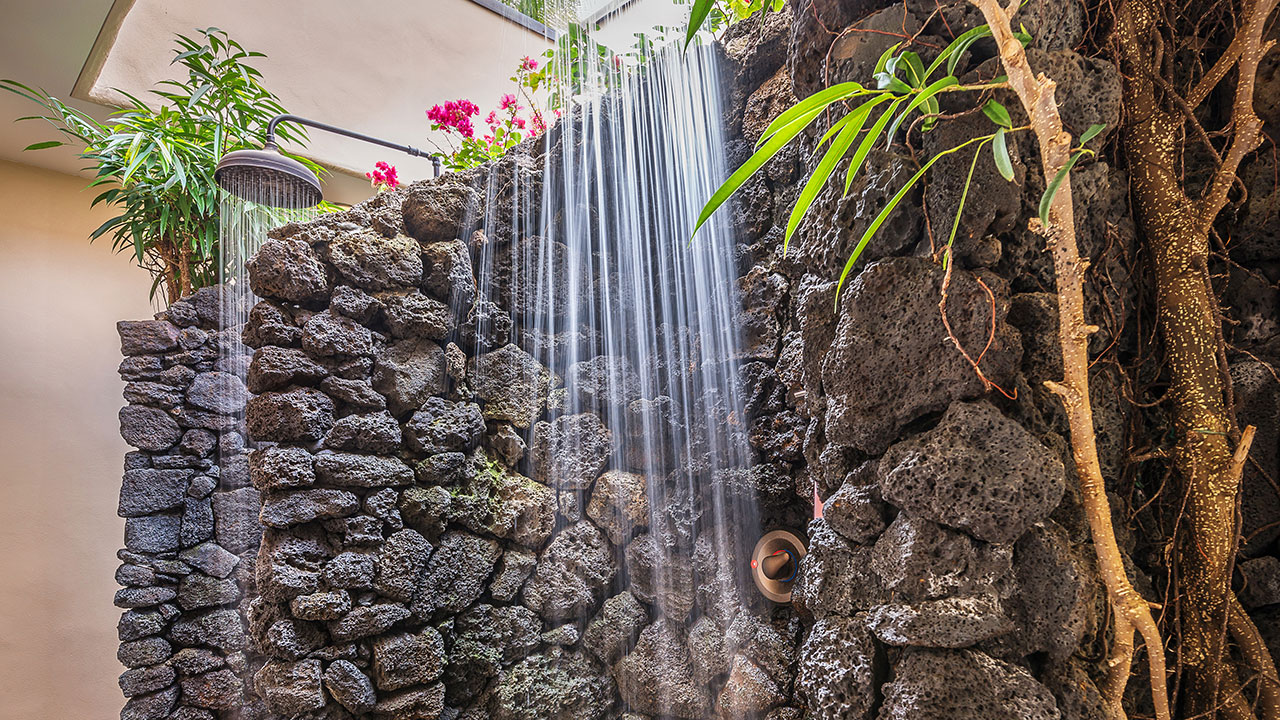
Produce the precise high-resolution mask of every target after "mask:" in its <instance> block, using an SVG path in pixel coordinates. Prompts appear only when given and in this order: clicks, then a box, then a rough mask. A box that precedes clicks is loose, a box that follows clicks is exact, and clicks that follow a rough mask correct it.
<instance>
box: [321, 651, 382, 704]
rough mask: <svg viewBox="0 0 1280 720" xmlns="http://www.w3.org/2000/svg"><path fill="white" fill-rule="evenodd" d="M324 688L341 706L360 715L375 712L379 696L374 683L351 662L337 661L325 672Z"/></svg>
mask: <svg viewBox="0 0 1280 720" xmlns="http://www.w3.org/2000/svg"><path fill="white" fill-rule="evenodd" d="M324 687H325V689H326V690H328V691H329V694H330V695H332V696H333V699H334V700H336V701H337V702H338V704H339V705H341V706H342V707H344V708H346V709H347V710H348V711H350V712H352V713H354V714H356V715H360V714H363V713H367V712H369V711H370V710H373V707H374V705H376V704H377V703H378V695H377V693H376V692H375V691H374V689H373V681H372V680H370V679H369V676H368V675H365V674H364V673H362V672H360V668H358V667H356V666H355V665H354V664H353V663H351V662H350V661H349V660H335V661H333V662H332V663H329V667H328V668H326V669H325V671H324Z"/></svg>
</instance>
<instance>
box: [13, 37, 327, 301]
mask: <svg viewBox="0 0 1280 720" xmlns="http://www.w3.org/2000/svg"><path fill="white" fill-rule="evenodd" d="M261 57H265V56H264V55H263V54H262V53H259V52H253V51H249V50H245V49H244V47H243V46H241V45H240V44H239V43H238V42H236V41H235V40H232V39H231V38H230V37H229V36H228V35H227V33H226V32H223V31H221V30H218V29H217V28H209V29H206V30H201V31H199V34H198V35H197V36H196V37H195V38H191V37H187V36H185V35H179V36H178V37H177V47H176V48H175V50H174V58H173V61H172V62H173V63H177V64H181V65H182V66H183V67H185V68H186V70H187V79H186V80H185V81H178V80H166V81H163V82H161V83H159V85H160V89H157V90H154V91H152V94H153V95H154V96H155V99H154V100H153V102H152V104H151V105H149V104H148V103H146V102H144V101H143V100H141V99H139V98H137V97H134V96H132V95H128V94H125V93H122V94H123V95H124V96H125V97H126V98H127V99H128V103H129V104H128V105H127V106H125V107H123V108H121V109H120V110H117V111H116V112H114V113H112V114H111V117H110V118H109V119H108V120H107V121H106V122H100V121H98V120H97V119H96V118H94V117H92V116H90V115H88V114H86V113H84V112H81V111H80V110H77V109H75V108H73V107H71V106H69V105H67V104H66V103H64V102H63V101H61V100H59V99H58V98H55V97H53V96H51V95H49V94H48V93H46V92H45V91H43V90H40V89H36V88H32V87H29V86H27V85H24V84H22V83H19V82H17V81H14V80H0V88H3V89H5V90H8V91H10V92H13V93H16V94H18V95H21V96H22V97H25V98H27V99H29V100H31V101H33V102H35V103H37V104H38V105H40V106H41V107H42V108H43V109H44V111H45V114H43V115H36V116H30V117H26V118H20V119H22V120H44V121H46V122H48V123H49V124H50V125H52V126H53V127H54V129H55V130H57V131H58V133H59V134H60V135H61V139H59V140H49V141H46V142H40V143H35V144H34V145H31V146H29V147H27V148H26V149H27V150H40V149H45V148H51V147H58V146H62V145H75V146H79V147H80V148H81V150H80V157H81V158H83V159H85V160H86V161H88V162H89V163H90V166H89V168H88V169H91V170H93V171H94V180H93V182H92V183H91V185H90V186H91V187H97V188H99V189H100V190H101V191H100V192H99V194H98V196H97V197H95V198H94V200H93V205H98V204H99V203H105V204H107V205H109V206H111V207H113V208H115V209H116V210H118V211H119V214H118V215H115V216H113V217H112V218H110V219H109V220H107V221H106V222H105V223H103V224H102V225H101V226H99V227H98V228H97V229H96V230H94V231H93V232H92V233H91V234H90V239H91V240H94V239H97V238H99V237H102V236H104V235H109V236H110V237H111V239H112V247H113V248H114V249H115V250H117V251H125V250H128V251H131V252H132V253H133V254H134V256H135V258H136V259H137V262H138V264H139V266H141V267H143V268H145V269H147V270H148V271H150V272H151V273H152V276H153V278H154V282H153V283H152V288H151V292H152V295H153V296H154V295H155V293H156V292H157V290H159V288H160V286H161V285H162V284H163V286H164V291H165V296H166V297H167V299H168V300H169V301H173V300H176V299H177V298H179V297H181V296H182V295H185V294H188V293H190V292H191V291H193V290H195V289H197V288H200V287H203V286H205V285H208V284H211V283H214V282H217V279H218V268H217V260H218V248H217V244H218V205H219V202H220V200H221V199H222V194H223V191H222V190H221V189H220V188H219V187H218V185H217V183H216V182H215V181H214V177H213V172H214V169H215V168H216V167H217V164H218V160H219V159H220V158H221V157H222V156H223V155H224V154H225V153H226V152H229V151H231V150H237V149H241V148H246V147H257V146H260V145H261V144H262V140H263V138H264V136H265V134H266V128H267V123H268V122H269V121H270V120H271V118H272V117H274V116H275V115H277V114H279V113H282V112H284V108H283V107H282V106H281V104H280V102H279V100H278V99H277V98H276V96H275V95H273V94H272V93H271V92H270V91H268V90H267V89H266V88H265V87H264V86H263V84H262V74H261V72H260V71H258V70H257V69H256V68H254V67H253V66H251V65H249V64H248V63H249V62H250V61H251V60H252V59H254V58H261ZM152 105H154V106H155V107H153V106H152ZM278 134H279V135H280V137H281V138H283V139H285V140H287V141H292V142H302V141H305V139H306V136H305V134H304V133H303V132H302V130H301V129H300V128H297V127H290V126H287V125H285V126H281V127H280V128H279V130H278ZM302 161H303V162H304V163H306V164H307V165H308V166H310V167H311V169H312V170H313V171H317V172H318V171H319V170H320V168H319V167H318V166H317V165H315V164H314V163H312V162H310V161H307V160H302Z"/></svg>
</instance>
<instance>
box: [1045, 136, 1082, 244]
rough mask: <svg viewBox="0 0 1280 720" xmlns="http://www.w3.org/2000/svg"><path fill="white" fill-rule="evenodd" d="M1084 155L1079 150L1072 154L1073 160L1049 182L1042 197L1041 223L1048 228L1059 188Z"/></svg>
mask: <svg viewBox="0 0 1280 720" xmlns="http://www.w3.org/2000/svg"><path fill="white" fill-rule="evenodd" d="M1082 155H1084V152H1082V151H1079V150H1077V151H1076V152H1074V153H1072V154H1071V158H1070V159H1069V160H1067V163H1066V164H1065V165H1063V166H1062V169H1061V170H1059V171H1058V174H1056V175H1054V176H1053V180H1051V181H1049V186H1048V187H1046V188H1045V189H1044V194H1043V195H1041V196H1040V223H1041V224H1042V225H1044V226H1045V227H1046V228H1048V227H1049V206H1050V205H1052V204H1053V196H1054V195H1057V194H1058V188H1060V187H1061V186H1062V181H1063V180H1066V179H1067V175H1068V174H1069V173H1070V172H1071V168H1072V167H1074V166H1075V164H1076V161H1077V160H1079V159H1080V157H1081V156H1082Z"/></svg>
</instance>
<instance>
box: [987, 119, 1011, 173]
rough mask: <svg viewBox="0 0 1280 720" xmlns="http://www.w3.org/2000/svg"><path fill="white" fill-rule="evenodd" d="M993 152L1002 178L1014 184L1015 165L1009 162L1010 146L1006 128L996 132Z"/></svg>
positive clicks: (992, 145)
mask: <svg viewBox="0 0 1280 720" xmlns="http://www.w3.org/2000/svg"><path fill="white" fill-rule="evenodd" d="M991 152H992V153H994V154H995V159H996V170H998V171H999V172H1000V177H1002V178H1004V179H1005V180H1008V181H1009V182H1013V163H1012V162H1011V161H1010V160H1009V146H1008V144H1007V143H1006V142H1005V137H1004V128H1000V129H999V130H996V134H995V137H994V138H993V139H992V141H991Z"/></svg>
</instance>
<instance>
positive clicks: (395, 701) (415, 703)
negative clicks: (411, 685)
mask: <svg viewBox="0 0 1280 720" xmlns="http://www.w3.org/2000/svg"><path fill="white" fill-rule="evenodd" d="M373 712H374V713H375V714H377V715H386V716H390V717H392V718H396V719H397V720H399V718H405V720H409V719H410V718H435V717H440V713H442V712H444V685H442V684H439V683H437V684H435V685H432V686H431V687H426V688H415V689H411V690H399V691H397V692H393V693H388V694H386V695H384V696H383V697H382V699H381V700H379V701H378V704H377V705H376V706H374V708H373Z"/></svg>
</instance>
